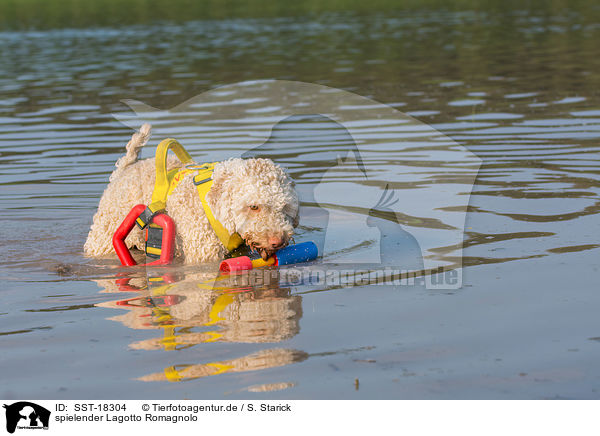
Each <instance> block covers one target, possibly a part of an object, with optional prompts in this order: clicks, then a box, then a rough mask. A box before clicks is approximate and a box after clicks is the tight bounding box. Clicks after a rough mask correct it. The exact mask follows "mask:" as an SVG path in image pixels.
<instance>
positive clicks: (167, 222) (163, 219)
mask: <svg viewBox="0 0 600 436" xmlns="http://www.w3.org/2000/svg"><path fill="white" fill-rule="evenodd" d="M144 210H146V205H144V204H138V205H136V206H134V207H133V208H132V209H131V211H129V213H128V214H127V216H126V217H125V219H124V220H123V222H122V223H121V225H120V226H119V228H118V229H117V231H116V232H115V234H114V235H113V247H114V248H115V251H116V252H117V256H118V257H119V260H120V261H121V265H123V266H134V265H137V262H136V261H135V260H134V259H133V256H131V253H130V252H129V249H128V248H127V245H126V244H125V238H127V235H129V233H130V232H131V230H132V229H133V227H134V226H135V221H136V220H137V218H138V217H139V216H140V214H141V213H142V212H144ZM151 222H153V223H155V224H157V225H159V226H161V227H162V229H163V234H162V247H161V253H160V259H158V260H155V261H154V262H150V263H146V264H144V265H146V266H157V265H168V264H170V263H171V261H172V260H173V249H174V248H175V223H174V222H173V220H172V219H171V218H170V217H169V216H168V215H165V214H162V213H161V214H158V215H155V216H154V217H153V218H152V221H151Z"/></svg>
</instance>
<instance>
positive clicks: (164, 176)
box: [136, 138, 244, 254]
mask: <svg viewBox="0 0 600 436" xmlns="http://www.w3.org/2000/svg"><path fill="white" fill-rule="evenodd" d="M169 149H170V150H173V152H174V153H175V155H176V156H177V157H178V158H179V160H180V161H181V163H183V164H184V167H183V168H175V169H173V170H171V171H167V154H168V152H169ZM215 164H216V162H210V163H205V164H202V165H198V164H196V163H194V161H193V160H192V157H191V156H190V155H189V154H188V152H187V151H185V149H184V148H183V146H182V145H181V144H180V143H179V142H178V141H177V140H175V139H172V138H168V139H165V140H163V141H161V142H160V144H158V147H157V148H156V181H155V182H154V191H153V192H152V200H151V202H150V205H149V206H148V207H146V210H144V212H142V214H141V215H140V216H139V217H138V218H137V220H136V223H137V225H138V226H139V228H140V229H143V228H144V227H146V226H147V225H148V224H149V223H150V222H151V221H152V217H154V215H156V214H158V213H161V212H163V211H164V210H165V208H166V207H167V198H168V197H169V195H171V194H172V193H173V191H174V190H175V188H176V187H177V185H178V184H179V182H181V181H182V180H183V178H184V177H185V176H186V175H187V174H190V173H194V172H195V173H197V174H196V175H195V176H194V185H196V188H197V190H198V195H199V196H200V201H201V202H202V208H203V209H204V213H205V214H206V217H207V218H208V222H209V223H210V225H211V227H212V229H213V230H214V232H215V234H216V235H217V237H218V238H219V240H220V241H221V243H222V244H223V245H224V246H225V248H227V250H229V251H233V250H235V249H236V248H238V247H239V246H240V245H242V243H243V242H244V241H243V239H242V238H241V236H240V235H239V234H237V233H233V234H230V233H229V231H228V230H227V229H226V228H225V227H224V226H223V224H221V223H220V222H219V221H218V220H217V219H216V218H215V216H214V215H213V213H212V211H211V210H210V206H209V205H208V202H207V201H206V194H208V192H209V191H210V188H211V187H212V185H213V179H212V174H213V171H214V169H215ZM151 225H152V224H151ZM158 251H159V254H160V249H158Z"/></svg>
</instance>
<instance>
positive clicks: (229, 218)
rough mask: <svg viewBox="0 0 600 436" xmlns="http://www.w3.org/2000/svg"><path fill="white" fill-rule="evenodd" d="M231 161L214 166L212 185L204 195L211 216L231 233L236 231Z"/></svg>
mask: <svg viewBox="0 0 600 436" xmlns="http://www.w3.org/2000/svg"><path fill="white" fill-rule="evenodd" d="M232 161H235V160H234V159H230V160H229V161H225V162H221V163H219V164H217V165H215V170H214V172H213V176H212V178H213V185H212V186H211V188H210V191H208V193H207V194H206V201H207V202H208V206H209V207H210V209H211V210H212V213H213V215H214V216H215V218H216V219H218V220H219V221H220V222H221V224H223V226H224V227H225V228H226V229H227V230H228V231H229V232H231V233H233V232H235V231H236V228H235V221H234V216H233V211H232V206H233V199H232V198H231V195H230V191H231V183H233V182H232V179H233V171H234V170H233V168H232Z"/></svg>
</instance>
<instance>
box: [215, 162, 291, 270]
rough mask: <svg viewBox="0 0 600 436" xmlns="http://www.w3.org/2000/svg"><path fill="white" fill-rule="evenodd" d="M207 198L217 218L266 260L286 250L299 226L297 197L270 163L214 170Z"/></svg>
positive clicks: (228, 164) (284, 176) (231, 165)
mask: <svg viewBox="0 0 600 436" xmlns="http://www.w3.org/2000/svg"><path fill="white" fill-rule="evenodd" d="M213 180H214V183H213V186H212V188H211V189H210V191H209V193H208V194H207V196H206V199H207V201H208V204H209V205H210V208H211V210H212V211H213V214H214V215H215V218H217V219H218V220H219V221H220V222H221V223H222V224H223V226H225V228H226V229H227V230H228V231H229V232H231V233H233V232H237V233H238V234H239V235H240V236H241V237H242V238H243V239H244V240H245V242H246V244H248V245H249V246H250V247H252V248H254V249H255V250H257V251H258V252H259V253H260V255H261V257H262V258H263V259H267V258H268V257H269V256H271V255H273V254H274V253H275V252H276V251H277V250H279V249H280V248H283V247H285V246H286V245H287V244H288V243H289V240H290V238H291V237H292V235H293V233H294V227H296V226H297V225H298V209H299V205H298V195H297V194H296V191H295V190H294V185H293V182H292V181H291V179H290V178H289V177H288V175H287V174H286V173H285V171H283V169H282V168H281V167H279V166H278V165H275V164H274V163H273V161H272V160H270V159H230V160H227V161H224V162H221V163H219V164H217V165H216V166H215V170H214V173H213Z"/></svg>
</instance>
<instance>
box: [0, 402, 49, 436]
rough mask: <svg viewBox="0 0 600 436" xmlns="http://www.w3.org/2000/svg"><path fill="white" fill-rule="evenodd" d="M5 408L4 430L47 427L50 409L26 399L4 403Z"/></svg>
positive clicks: (10, 431)
mask: <svg viewBox="0 0 600 436" xmlns="http://www.w3.org/2000/svg"><path fill="white" fill-rule="evenodd" d="M4 408H5V409H6V431H8V432H9V433H14V432H15V430H16V429H17V428H19V429H30V430H31V429H45V430H47V429H48V423H49V421H50V411H49V410H48V409H45V408H44V407H42V406H38V405H37V404H35V403H30V402H28V401H19V402H18V403H13V404H11V405H6V404H5V405H4Z"/></svg>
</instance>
